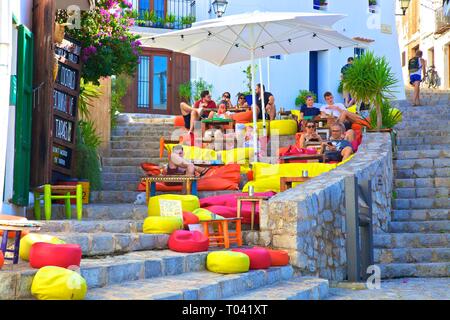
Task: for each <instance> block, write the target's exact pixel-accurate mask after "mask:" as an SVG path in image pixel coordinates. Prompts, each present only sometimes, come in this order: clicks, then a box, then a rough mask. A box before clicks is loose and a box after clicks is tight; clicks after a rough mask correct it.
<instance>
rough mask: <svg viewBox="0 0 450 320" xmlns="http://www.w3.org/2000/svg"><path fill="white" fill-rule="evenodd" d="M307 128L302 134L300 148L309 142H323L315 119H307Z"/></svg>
mask: <svg viewBox="0 0 450 320" xmlns="http://www.w3.org/2000/svg"><path fill="white" fill-rule="evenodd" d="M305 128H306V130H305V132H303V133H302V134H301V135H300V139H299V147H300V148H306V147H307V145H308V142H319V143H320V142H322V138H321V137H320V135H319V134H318V133H317V132H316V124H315V123H314V121H307V122H306V126H305Z"/></svg>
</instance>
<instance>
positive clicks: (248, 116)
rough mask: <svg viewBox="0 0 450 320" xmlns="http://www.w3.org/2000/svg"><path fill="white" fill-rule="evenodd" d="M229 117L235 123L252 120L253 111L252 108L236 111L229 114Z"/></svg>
mask: <svg viewBox="0 0 450 320" xmlns="http://www.w3.org/2000/svg"><path fill="white" fill-rule="evenodd" d="M231 119H233V120H234V121H235V122H236V123H248V122H252V120H253V112H252V110H248V111H244V112H237V113H235V114H233V115H231Z"/></svg>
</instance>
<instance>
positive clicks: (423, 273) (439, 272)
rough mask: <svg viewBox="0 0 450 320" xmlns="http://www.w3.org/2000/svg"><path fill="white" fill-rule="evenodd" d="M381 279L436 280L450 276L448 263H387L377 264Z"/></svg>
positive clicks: (449, 264) (449, 263)
mask: <svg viewBox="0 0 450 320" xmlns="http://www.w3.org/2000/svg"><path fill="white" fill-rule="evenodd" d="M378 266H379V267H380V269H381V278H383V279H389V278H406V277H417V278H419V277H420V278H436V277H448V276H449V274H450V262H431V263H387V264H379V265H378Z"/></svg>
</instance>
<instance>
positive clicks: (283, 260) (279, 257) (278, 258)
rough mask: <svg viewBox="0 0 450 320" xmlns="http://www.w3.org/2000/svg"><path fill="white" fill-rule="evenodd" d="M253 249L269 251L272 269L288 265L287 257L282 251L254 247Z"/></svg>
mask: <svg viewBox="0 0 450 320" xmlns="http://www.w3.org/2000/svg"><path fill="white" fill-rule="evenodd" d="M254 249H265V250H267V251H269V254H270V261H271V266H272V267H282V266H286V265H288V264H289V255H288V253H287V252H286V251H284V250H274V249H268V248H263V247H254Z"/></svg>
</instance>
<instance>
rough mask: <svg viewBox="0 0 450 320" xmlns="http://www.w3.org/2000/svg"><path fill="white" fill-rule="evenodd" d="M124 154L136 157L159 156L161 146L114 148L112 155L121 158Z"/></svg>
mask: <svg viewBox="0 0 450 320" xmlns="http://www.w3.org/2000/svg"><path fill="white" fill-rule="evenodd" d="M124 155H128V157H136V158H156V157H158V158H159V147H158V149H113V150H111V154H110V157H112V158H113V157H114V158H120V157H123V156H124Z"/></svg>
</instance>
